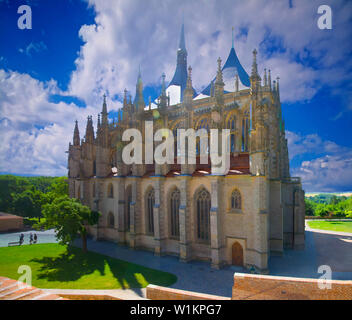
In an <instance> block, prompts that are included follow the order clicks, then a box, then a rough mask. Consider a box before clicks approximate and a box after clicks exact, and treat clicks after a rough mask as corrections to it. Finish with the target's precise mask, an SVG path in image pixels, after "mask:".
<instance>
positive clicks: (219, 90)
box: [214, 57, 225, 108]
mask: <svg viewBox="0 0 352 320" xmlns="http://www.w3.org/2000/svg"><path fill="white" fill-rule="evenodd" d="M224 86H225V84H224V81H223V78H222V69H221V58H220V57H219V58H218V71H217V74H216V80H215V94H214V96H215V99H216V105H217V107H218V108H221V107H222V106H223V104H224Z"/></svg>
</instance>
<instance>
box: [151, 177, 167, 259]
mask: <svg viewBox="0 0 352 320" xmlns="http://www.w3.org/2000/svg"><path fill="white" fill-rule="evenodd" d="M154 179H155V180H154V196H155V203H154V209H153V215H154V240H155V249H154V253H155V255H158V256H159V255H161V254H162V251H163V247H164V241H165V236H164V235H165V232H164V228H163V225H164V214H165V210H164V201H163V194H164V192H163V191H164V179H163V178H154Z"/></svg>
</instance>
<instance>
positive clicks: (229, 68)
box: [202, 45, 250, 96]
mask: <svg viewBox="0 0 352 320" xmlns="http://www.w3.org/2000/svg"><path fill="white" fill-rule="evenodd" d="M236 74H238V77H239V82H240V85H241V84H242V86H244V87H250V81H249V76H248V73H247V72H246V71H245V70H244V69H243V67H242V65H241V63H240V61H239V59H238V57H237V54H236V51H235V49H234V46H233V45H232V48H231V50H230V53H229V56H228V57H227V60H226V62H225V64H224V66H223V68H222V75H223V81H224V83H225V87H224V91H225V92H226V91H227V92H233V91H235V77H236ZM215 80H216V77H214V79H213V81H214V82H215ZM210 88H211V82H210V83H209V85H208V86H207V87H206V88H205V89H204V90H203V91H202V94H203V95H207V96H210Z"/></svg>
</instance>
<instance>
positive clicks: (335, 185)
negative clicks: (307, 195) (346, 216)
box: [286, 131, 352, 192]
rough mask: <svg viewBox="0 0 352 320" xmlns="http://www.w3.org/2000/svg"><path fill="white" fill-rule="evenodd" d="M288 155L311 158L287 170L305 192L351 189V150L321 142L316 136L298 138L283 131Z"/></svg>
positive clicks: (298, 136)
mask: <svg viewBox="0 0 352 320" xmlns="http://www.w3.org/2000/svg"><path fill="white" fill-rule="evenodd" d="M286 137H287V142H288V150H289V156H290V159H291V160H292V159H293V158H295V157H296V156H299V155H300V156H305V155H311V156H313V159H312V160H309V161H307V160H306V161H302V163H301V165H300V167H297V168H291V174H292V176H298V177H301V179H302V184H303V188H304V189H305V190H306V191H309V192H334V191H335V192H336V191H349V190H352V149H351V148H347V147H344V146H340V145H338V144H336V143H335V142H333V141H329V140H323V139H321V137H319V136H318V135H317V134H309V135H306V136H302V135H299V134H296V133H293V132H290V131H286Z"/></svg>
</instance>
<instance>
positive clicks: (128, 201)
mask: <svg viewBox="0 0 352 320" xmlns="http://www.w3.org/2000/svg"><path fill="white" fill-rule="evenodd" d="M125 195H126V199H125V223H126V230H127V231H130V224H131V202H132V189H131V186H128V187H127V189H126V193H125Z"/></svg>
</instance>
